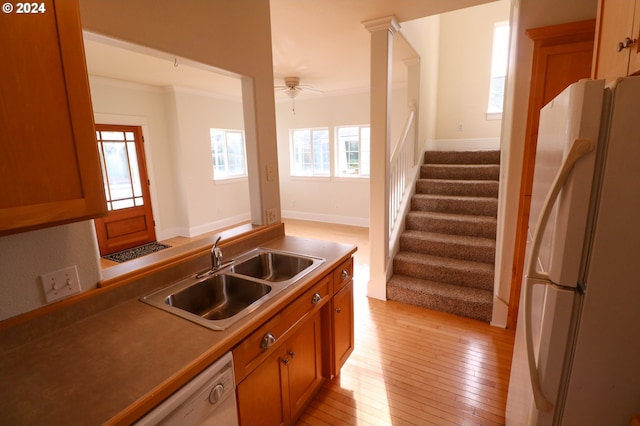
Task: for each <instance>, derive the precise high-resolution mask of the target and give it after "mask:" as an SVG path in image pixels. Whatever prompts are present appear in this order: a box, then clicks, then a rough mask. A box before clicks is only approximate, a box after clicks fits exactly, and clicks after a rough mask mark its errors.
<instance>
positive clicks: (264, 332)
mask: <svg viewBox="0 0 640 426" xmlns="http://www.w3.org/2000/svg"><path fill="white" fill-rule="evenodd" d="M329 281H330V276H326V277H324V278H323V279H322V280H320V281H319V282H318V283H317V284H316V285H314V286H313V287H311V288H310V289H309V290H307V291H306V292H305V293H304V294H303V295H302V296H300V297H298V298H297V299H296V300H295V301H294V302H293V303H291V304H290V305H289V306H287V307H286V308H284V309H283V310H282V311H280V312H278V313H277V314H276V315H275V316H273V317H272V318H271V319H270V320H269V321H267V322H266V323H264V324H263V325H262V326H261V327H260V328H258V329H257V330H256V331H254V332H253V333H252V334H251V335H249V337H247V338H246V339H245V340H243V341H242V343H240V344H239V345H238V346H236V347H235V348H234V349H233V363H234V368H235V376H236V383H240V381H242V379H244V378H245V377H246V376H247V375H248V374H249V373H250V372H251V371H252V370H253V369H254V368H255V367H256V366H257V365H258V364H260V362H262V360H263V359H265V358H266V357H267V356H268V355H269V353H271V352H272V350H270V349H275V348H277V347H278V346H280V343H282V342H284V341H285V338H286V335H287V334H288V333H289V331H291V329H292V328H293V327H294V326H295V325H296V324H297V323H298V322H300V321H301V320H303V319H305V318H307V317H308V316H309V315H310V314H311V313H313V312H316V311H318V310H319V309H320V308H321V307H322V306H324V304H325V303H326V302H328V301H329V299H330V298H329ZM316 293H317V294H318V295H320V300H317V296H316Z"/></svg>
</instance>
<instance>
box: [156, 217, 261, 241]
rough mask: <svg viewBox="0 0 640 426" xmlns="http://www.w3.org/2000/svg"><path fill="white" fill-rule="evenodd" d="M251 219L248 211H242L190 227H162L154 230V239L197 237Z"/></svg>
mask: <svg viewBox="0 0 640 426" xmlns="http://www.w3.org/2000/svg"><path fill="white" fill-rule="evenodd" d="M250 220H251V214H250V213H243V214H239V215H236V216H232V217H226V218H224V219H222V220H216V221H215V222H209V223H205V224H203V225H198V226H192V227H190V228H183V227H175V228H170V229H163V230H161V231H158V230H156V239H157V240H158V241H161V240H167V239H169V238H173V237H177V236H183V237H189V238H193V237H197V236H198V235H202V234H205V233H207V232H212V231H216V230H218V229H221V228H226V227H229V226H233V225H236V224H238V223H242V222H247V221H250Z"/></svg>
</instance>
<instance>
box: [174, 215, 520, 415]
mask: <svg viewBox="0 0 640 426" xmlns="http://www.w3.org/2000/svg"><path fill="white" fill-rule="evenodd" d="M284 223H285V233H286V234H287V235H294V236H300V237H307V238H315V239H322V240H332V241H337V242H344V243H349V244H355V245H357V246H358V251H357V252H356V253H355V255H354V269H355V270H354V290H355V291H354V293H355V295H354V296H355V297H354V301H355V302H354V303H355V308H354V311H355V313H354V316H355V345H356V347H355V350H354V352H353V354H352V355H351V357H350V358H349V360H348V361H347V363H346V364H345V365H344V367H343V368H342V371H341V373H340V375H339V376H338V377H336V378H335V379H333V380H331V381H327V382H326V383H325V384H324V386H323V387H322V389H321V390H320V391H319V392H318V394H317V395H316V397H315V398H314V399H313V400H312V401H311V403H310V404H309V406H308V407H307V409H306V410H305V412H304V413H303V414H302V416H301V417H300V419H299V420H298V422H297V424H298V425H301V426H306V425H314V426H317V425H427V424H437V425H462V424H465V425H466V424H474V425H475V424H477V425H498V424H504V410H505V404H506V397H507V388H508V385H509V370H510V365H511V353H512V349H513V340H514V333H513V332H512V331H509V330H504V329H500V328H496V327H491V326H490V325H488V324H485V323H482V322H479V321H474V320H470V319H466V318H460V317H456V316H453V315H449V314H444V313H440V312H435V311H430V310H427V309H422V308H418V307H414V306H410V305H404V304H401V303H397V302H393V301H387V302H384V301H380V300H376V299H369V298H367V297H366V287H367V282H368V281H369V242H368V236H369V230H368V228H361V227H352V226H344V225H333V224H325V223H318V222H306V221H300V220H290V219H285V220H284ZM188 241H190V240H189V239H185V238H182V237H178V238H176V239H172V241H170V244H172V245H174V246H176V245H180V244H183V243H185V242H188Z"/></svg>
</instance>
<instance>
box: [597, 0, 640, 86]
mask: <svg viewBox="0 0 640 426" xmlns="http://www.w3.org/2000/svg"><path fill="white" fill-rule="evenodd" d="M639 38H640V0H600V2H599V3H598V25H597V29H596V45H595V50H594V55H593V72H592V76H593V77H594V78H597V79H601V78H604V79H606V80H607V81H612V80H615V79H616V78H618V77H624V76H627V75H631V74H635V73H637V72H640V44H639V43H638V39H639Z"/></svg>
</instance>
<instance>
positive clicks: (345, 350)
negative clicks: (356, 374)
mask: <svg viewBox="0 0 640 426" xmlns="http://www.w3.org/2000/svg"><path fill="white" fill-rule="evenodd" d="M333 325H334V346H333V348H334V354H333V357H334V361H335V364H334V365H335V369H336V371H334V374H338V373H339V372H340V368H341V367H342V366H343V365H344V363H345V362H346V361H347V358H349V355H351V352H353V348H354V338H353V332H354V330H353V328H354V323H353V281H351V282H350V283H349V284H347V285H346V286H344V287H343V288H342V289H341V290H340V291H339V292H338V293H337V294H336V295H335V296H334V297H333Z"/></svg>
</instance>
